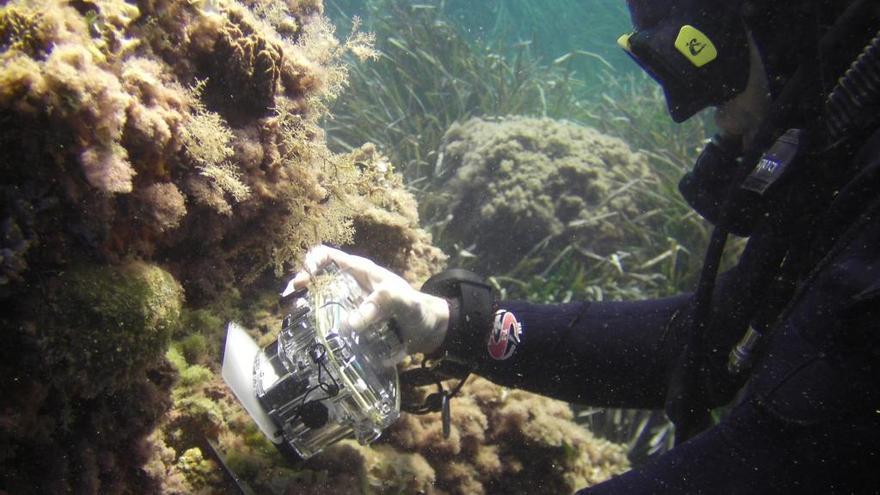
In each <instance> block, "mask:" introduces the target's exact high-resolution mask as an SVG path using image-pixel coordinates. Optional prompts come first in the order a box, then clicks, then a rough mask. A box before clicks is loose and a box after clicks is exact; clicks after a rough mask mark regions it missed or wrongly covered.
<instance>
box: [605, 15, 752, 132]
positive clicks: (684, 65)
mask: <svg viewBox="0 0 880 495" xmlns="http://www.w3.org/2000/svg"><path fill="white" fill-rule="evenodd" d="M706 3H709V2H694V1H693V0H691V1H686V0H685V1H679V2H674V3H673V4H672V5H670V6H669V7H668V13H667V14H665V15H664V16H663V17H662V18H660V19H659V20H655V21H654V22H653V23H652V24H650V25H646V26H638V25H637V26H636V30H635V31H634V32H633V33H631V34H625V35H623V36H621V37H620V38H619V39H618V44H619V45H620V46H621V47H622V48H623V49H624V50H625V51H626V52H627V54H629V55H630V57H632V59H633V60H635V62H636V63H637V64H639V66H640V67H641V68H642V69H643V70H644V71H645V72H646V73H648V75H650V76H651V77H652V78H653V79H654V80H656V81H657V82H658V83H659V84H660V86H662V87H663V91H664V93H665V95H666V103H667V107H668V109H669V114H670V115H671V116H672V119H673V120H674V121H676V122H684V121H685V120H687V119H689V118H690V117H692V116H693V115H694V114H696V113H697V112H699V111H700V110H702V109H704V108H706V107H708V106H712V105H720V104H722V103H724V102H726V101H729V100H731V99H732V98H733V97H734V96H736V95H737V94H739V93H740V92H742V91H743V90H745V88H746V85H747V83H748V78H749V64H750V48H749V37H748V31H747V29H746V26H745V22H744V21H743V18H742V16H741V15H740V13H739V9H738V7H737V6H724V5H718V6H715V7H714V8H713V7H712V6H707V5H704V4H706ZM733 3H734V4H738V2H733ZM698 4H699V5H698ZM630 8H631V9H632V10H633V16H634V18H636V19H638V18H640V17H643V16H640V15H639V14H640V12H639V9H647V8H649V7H644V6H642V2H630Z"/></svg>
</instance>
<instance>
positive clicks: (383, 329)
mask: <svg viewBox="0 0 880 495" xmlns="http://www.w3.org/2000/svg"><path fill="white" fill-rule="evenodd" d="M364 297H365V293H364V291H363V290H362V289H361V287H360V286H359V285H358V283H357V281H356V280H355V279H354V278H353V277H352V276H351V275H350V274H348V273H345V272H343V271H341V270H339V269H338V268H337V267H336V266H335V265H331V266H330V267H328V268H327V269H325V270H324V272H323V273H322V274H321V275H320V276H318V277H317V278H316V279H315V280H314V281H313V282H312V284H311V286H310V289H309V290H308V291H304V290H301V291H297V292H294V293H293V294H291V295H290V296H288V297H284V298H282V302H283V304H286V305H288V306H289V312H288V313H287V315H286V316H285V317H284V319H283V321H282V323H281V330H280V332H279V333H278V336H277V338H276V339H275V340H274V341H273V342H272V343H271V344H269V345H267V346H265V347H264V348H262V349H261V348H259V346H257V344H256V343H255V342H254V341H253V339H252V338H251V337H250V335H249V334H248V333H247V332H246V331H245V330H244V329H243V328H242V327H241V326H239V325H237V324H236V323H234V322H233V323H230V324H229V326H228V328H227V338H226V351H225V353H224V357H223V378H224V380H225V381H226V383H227V384H228V385H229V386H230V388H231V389H232V390H233V392H234V393H235V396H236V397H237V398H238V400H239V401H240V402H241V403H242V405H243V406H244V407H245V409H246V410H247V411H248V414H249V415H250V416H251V418H253V419H254V421H255V422H256V423H257V425H258V426H259V427H260V430H262V432H263V433H264V434H265V435H266V437H267V438H268V439H269V440H271V441H272V442H273V443H275V444H276V446H278V447H279V448H283V447H285V444H286V446H289V447H292V448H293V450H294V451H295V452H296V453H297V454H298V455H299V456H300V457H302V458H303V459H306V458H309V457H311V456H313V455H314V454H316V453H317V452H320V451H321V450H322V449H323V448H325V447H327V446H328V445H331V444H333V443H335V442H337V441H338V440H341V439H343V438H346V437H349V436H351V435H354V437H355V438H357V440H358V441H359V442H360V443H361V444H368V443H371V442H373V441H374V440H376V439H377V438H379V436H380V435H381V433H382V431H383V430H384V429H385V428H387V427H388V426H390V425H391V424H392V423H394V421H396V420H397V418H398V417H399V416H400V393H399V390H400V387H399V381H398V374H397V368H396V363H397V362H398V361H399V360H400V357H402V355H403V353H404V350H403V345H402V344H401V342H400V339H399V338H398V336H397V335H396V334H395V333H394V332H393V331H392V330H390V329H389V327H388V325H387V324H382V325H373V326H371V327H369V328H366V329H363V330H359V331H357V332H355V331H352V330H351V329H350V328H349V327H348V325H347V323H346V322H347V317H348V314H349V313H350V312H351V311H354V310H357V308H358V307H359V306H360V304H361V303H362V302H363V299H364Z"/></svg>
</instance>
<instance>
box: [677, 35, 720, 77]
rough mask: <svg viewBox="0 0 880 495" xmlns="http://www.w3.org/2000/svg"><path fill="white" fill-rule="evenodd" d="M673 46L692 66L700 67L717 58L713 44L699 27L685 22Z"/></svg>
mask: <svg viewBox="0 0 880 495" xmlns="http://www.w3.org/2000/svg"><path fill="white" fill-rule="evenodd" d="M675 48H677V49H678V51H679V52H681V54H682V55H684V56H685V58H687V59H688V60H689V61H690V62H691V63H692V64H694V67H698V68H699V67H702V66H704V65H706V64H708V63H709V62H712V61H713V60H715V59H716V58H718V49H717V48H715V44H714V43H712V40H710V39H709V37H708V36H706V35H705V34H704V33H703V32H702V31H700V30H699V29H697V28H695V27H693V26H691V25H688V24H685V25H684V26H682V27H681V30H680V31H679V32H678V37H677V38H676V39H675Z"/></svg>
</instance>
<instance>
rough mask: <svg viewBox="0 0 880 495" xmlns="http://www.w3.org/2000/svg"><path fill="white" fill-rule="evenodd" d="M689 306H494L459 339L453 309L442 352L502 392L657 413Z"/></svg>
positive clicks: (664, 302)
mask: <svg viewBox="0 0 880 495" xmlns="http://www.w3.org/2000/svg"><path fill="white" fill-rule="evenodd" d="M689 301H690V296H689V295H682V296H677V297H671V298H665V299H654V300H646V301H636V302H593V303H586V302H585V303H573V304H559V305H542V304H531V303H527V302H521V301H496V302H495V303H494V305H493V308H492V309H493V311H492V313H493V318H492V321H487V322H485V323H483V325H481V327H483V328H482V329H481V328H479V327H474V326H471V328H470V329H469V331H470V335H465V336H462V335H461V334H462V333H463V329H462V328H456V324H455V321H459V322H460V321H463V320H465V319H467V315H462V314H459V313H460V311H461V310H460V308H457V307H456V306H457V304H458V302H457V301H453V302H452V308H453V309H452V315H451V318H450V321H451V322H452V326H451V327H450V329H449V333H450V334H451V335H450V336H449V337H451V338H447V341H446V345H445V350H446V351H447V352H448V353H449V354H451V355H456V356H466V360H467V361H469V363H470V364H471V365H472V366H473V367H474V369H475V372H476V373H477V374H480V375H482V376H484V377H486V378H488V379H490V380H492V381H494V382H496V383H499V384H502V385H506V386H511V387H517V388H524V389H528V390H532V391H534V392H537V393H540V394H543V395H547V396H551V397H555V398H559V399H564V400H567V401H571V402H578V403H584V404H590V405H596V406H616V407H631V408H660V407H662V406H663V402H664V397H665V394H666V384H667V382H668V381H669V380H668V373H669V372H670V370H671V368H672V363H673V362H674V361H675V358H676V357H677V356H678V354H679V352H680V350H681V345H682V338H681V335H682V334H683V332H682V330H681V327H682V326H683V325H682V324H681V321H680V320H681V318H680V317H681V315H682V314H683V313H685V312H686V310H687V308H688V306H689ZM513 319H515V323H514V321H513ZM517 324H518V325H519V329H520V331H519V335H518V338H517V337H515V334H516V333H517V332H516V328H515V326H516V325H517ZM459 326H465V325H459ZM505 326H506V327H507V328H506V329H505V328H504V327H505ZM455 334H458V338H455ZM504 340H506V341H507V342H506V343H505V342H503V341H504Z"/></svg>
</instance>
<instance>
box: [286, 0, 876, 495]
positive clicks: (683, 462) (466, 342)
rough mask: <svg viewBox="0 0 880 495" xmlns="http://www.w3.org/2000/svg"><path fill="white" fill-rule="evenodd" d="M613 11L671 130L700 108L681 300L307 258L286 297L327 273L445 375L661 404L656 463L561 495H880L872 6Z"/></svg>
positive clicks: (656, 6) (652, 5)
mask: <svg viewBox="0 0 880 495" xmlns="http://www.w3.org/2000/svg"><path fill="white" fill-rule="evenodd" d="M628 6H629V9H630V12H631V15H632V21H633V25H634V32H633V33H632V34H628V35H625V36H623V37H621V39H620V40H619V43H620V45H621V46H622V47H623V48H624V49H625V50H626V51H627V53H629V55H631V56H632V58H633V59H634V60H635V61H636V62H637V63H638V64H639V65H640V66H641V67H642V68H643V69H644V70H646V71H647V72H648V73H649V74H650V75H651V76H652V77H653V78H654V79H655V80H656V81H657V82H658V83H659V84H660V85H661V86H662V88H663V90H664V93H665V96H666V99H667V104H668V108H669V112H670V114H671V116H672V118H673V119H674V120H675V121H676V122H682V121H684V120H686V119H688V118H690V117H691V116H693V115H694V114H696V113H697V112H699V111H701V110H703V109H705V108H708V107H715V108H716V109H717V113H716V120H717V126H718V128H719V129H720V132H719V133H718V135H716V136H715V137H714V138H713V139H712V140H711V142H709V143H708V144H707V145H706V147H705V149H704V151H703V152H702V154H701V155H700V157H699V158H698V160H697V161H696V163H695V165H694V167H693V169H692V171H691V172H689V173H688V174H686V176H685V177H684V178H683V179H682V181H681V183H680V190H681V192H682V194H683V195H684V197H685V198H686V199H687V201H688V202H689V203H690V205H691V206H692V207H693V208H694V209H695V210H696V211H697V212H698V213H700V214H701V215H702V216H703V217H704V218H706V219H707V220H708V221H710V222H711V223H712V224H713V226H714V231H713V234H712V237H711V240H710V243H709V247H708V249H707V253H706V255H705V263H704V266H703V270H702V272H701V276H700V280H699V283H698V285H697V287H696V289H695V291H694V292H693V293H691V294H682V295H678V296H674V297H669V298H663V299H655V300H645V301H629V302H577V303H569V304H557V305H541V304H532V303H529V302H524V301H507V300H496V299H495V298H494V297H493V294H492V291H491V289H490V287H489V286H487V285H486V284H485V283H484V282H483V281H482V279H480V278H479V277H477V276H476V275H475V274H473V273H470V272H465V271H463V270H455V269H453V270H448V271H446V272H443V273H441V274H438V275H436V276H435V277H432V278H431V279H429V280H428V282H426V284H425V285H424V286H423V287H422V289H421V290H416V289H414V288H412V287H411V286H410V285H409V284H408V283H407V282H405V281H404V280H403V279H402V278H400V277H398V276H397V275H395V274H393V273H391V272H390V271H388V270H385V269H384V268H382V267H379V266H377V265H376V264H375V263H373V262H372V261H370V260H367V259H364V258H360V257H357V256H353V255H350V254H346V253H344V252H342V251H338V250H335V249H332V248H329V247H325V246H319V247H317V248H314V249H312V250H311V251H310V252H309V253H308V254H307V256H306V259H305V263H304V269H303V271H302V272H300V273H299V274H297V275H296V276H295V278H294V280H293V284H294V285H295V286H298V287H302V286H305V285H307V284H308V283H309V280H310V277H311V275H312V274H314V273H316V272H317V271H318V270H320V269H321V267H323V266H326V265H327V264H329V263H330V262H335V263H336V264H337V265H338V266H339V267H341V268H342V269H343V270H346V271H348V272H349V273H351V274H352V275H354V277H355V278H356V279H357V280H358V282H359V283H360V284H361V285H362V286H363V288H364V289H365V290H367V291H368V292H369V293H370V295H369V296H368V298H367V299H366V302H364V303H363V304H362V305H361V306H360V308H359V309H358V311H356V312H353V313H352V314H351V316H350V319H349V324H350V325H352V326H353V327H355V328H359V327H363V326H365V325H367V324H369V323H371V322H376V321H379V320H390V321H391V322H392V323H393V324H394V327H395V328H396V330H397V331H398V333H399V335H400V336H401V338H402V340H403V341H404V344H405V346H406V348H407V350H408V351H409V352H411V353H416V352H422V353H426V354H427V355H428V356H430V357H431V358H434V359H436V360H438V361H439V362H440V363H441V364H442V366H441V368H443V369H442V370H440V369H438V371H437V372H438V373H441V371H442V372H443V373H445V375H444V376H459V377H460V376H466V375H467V373H470V372H473V373H477V374H479V375H482V376H484V377H486V378H488V379H490V380H492V381H495V382H496V383H499V384H502V385H505V386H509V387H518V388H523V389H528V390H531V391H533V392H536V393H539V394H543V395H546V396H550V397H554V398H558V399H562V400H565V401H569V402H574V403H580V404H588V405H592V406H605V407H615V408H644V409H658V410H659V409H663V410H665V411H666V413H667V415H668V416H669V418H670V419H671V420H672V421H673V422H674V424H675V426H676V447H675V448H673V449H672V450H670V451H669V452H666V453H663V454H661V455H658V456H656V457H654V458H652V459H650V460H649V461H648V462H647V463H645V464H644V465H642V466H638V467H636V468H634V469H633V470H631V471H629V472H627V473H625V474H623V475H621V476H619V477H616V478H614V479H611V480H609V481H607V482H605V483H602V484H600V485H597V486H594V487H591V488H588V489H585V490H583V491H582V492H579V493H584V494H586V493H589V494H604V493H791V492H806V493H813V492H821V493H877V492H880V469H878V466H880V130H878V117H880V2H877V1H876V0H849V1H841V0H836V1H835V0H793V1H791V2H771V1H768V0H752V1H747V0H723V1H722V0H670V1H668V2H657V1H649V0H628ZM730 235H737V236H741V237H748V243H747V245H746V247H745V249H744V251H743V252H742V254H741V257H740V259H739V261H738V263H737V265H736V266H735V267H734V268H732V269H730V270H728V271H726V272H724V273H721V274H718V273H717V272H718V271H719V267H718V265H719V259H720V257H721V252H722V251H723V247H724V245H725V242H726V240H727V238H728V236H730ZM503 248H504V247H503V246H498V249H503ZM722 406H726V407H727V408H728V410H729V412H728V413H727V414H726V415H724V416H723V417H722V418H721V419H717V418H713V411H714V410H716V409H717V408H719V407H722Z"/></svg>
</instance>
